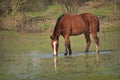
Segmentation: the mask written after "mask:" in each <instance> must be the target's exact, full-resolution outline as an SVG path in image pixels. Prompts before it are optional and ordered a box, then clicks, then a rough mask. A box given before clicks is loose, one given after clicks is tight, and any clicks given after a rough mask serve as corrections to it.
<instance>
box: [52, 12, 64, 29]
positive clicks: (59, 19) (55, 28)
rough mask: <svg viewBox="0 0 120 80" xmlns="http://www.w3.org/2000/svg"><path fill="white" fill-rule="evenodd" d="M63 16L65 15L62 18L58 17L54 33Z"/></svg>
mask: <svg viewBox="0 0 120 80" xmlns="http://www.w3.org/2000/svg"><path fill="white" fill-rule="evenodd" d="M63 16H64V14H62V15H61V16H60V17H58V19H57V22H56V24H55V28H54V31H55V30H56V29H57V27H58V23H59V21H60V19H61V18H62V17H63Z"/></svg>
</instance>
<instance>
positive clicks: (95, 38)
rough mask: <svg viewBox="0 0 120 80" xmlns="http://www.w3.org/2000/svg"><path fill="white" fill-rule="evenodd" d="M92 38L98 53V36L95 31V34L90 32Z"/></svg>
mask: <svg viewBox="0 0 120 80" xmlns="http://www.w3.org/2000/svg"><path fill="white" fill-rule="evenodd" d="M92 36H93V38H94V40H95V43H96V53H99V38H98V36H97V33H96V34H92Z"/></svg>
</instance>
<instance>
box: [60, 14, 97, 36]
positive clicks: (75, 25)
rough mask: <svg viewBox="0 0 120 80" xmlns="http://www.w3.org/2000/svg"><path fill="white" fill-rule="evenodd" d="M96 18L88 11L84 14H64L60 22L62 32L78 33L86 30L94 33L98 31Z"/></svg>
mask: <svg viewBox="0 0 120 80" xmlns="http://www.w3.org/2000/svg"><path fill="white" fill-rule="evenodd" d="M98 22H99V20H98V18H97V17H96V16H94V15H93V14H90V13H84V14H78V15H73V14H64V16H63V17H62V19H61V21H60V24H62V26H61V27H62V33H64V34H69V35H79V34H81V33H84V32H86V31H89V32H92V33H96V32H97V31H98Z"/></svg>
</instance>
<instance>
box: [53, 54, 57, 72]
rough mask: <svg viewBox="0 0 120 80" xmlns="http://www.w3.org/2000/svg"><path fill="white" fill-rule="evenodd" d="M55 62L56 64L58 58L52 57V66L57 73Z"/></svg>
mask: <svg viewBox="0 0 120 80" xmlns="http://www.w3.org/2000/svg"><path fill="white" fill-rule="evenodd" d="M57 62H58V57H57V56H54V57H53V64H54V70H55V71H57Z"/></svg>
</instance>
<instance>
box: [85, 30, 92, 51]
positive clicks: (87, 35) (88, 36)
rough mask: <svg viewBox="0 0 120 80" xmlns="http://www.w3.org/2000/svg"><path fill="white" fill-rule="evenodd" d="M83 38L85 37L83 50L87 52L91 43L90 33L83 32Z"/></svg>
mask: <svg viewBox="0 0 120 80" xmlns="http://www.w3.org/2000/svg"><path fill="white" fill-rule="evenodd" d="M84 35H85V38H86V45H87V46H86V50H85V52H88V51H89V47H90V44H91V40H90V33H89V32H88V33H85V34H84Z"/></svg>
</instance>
